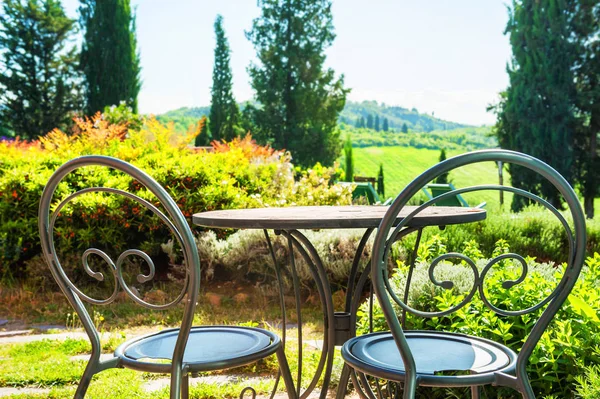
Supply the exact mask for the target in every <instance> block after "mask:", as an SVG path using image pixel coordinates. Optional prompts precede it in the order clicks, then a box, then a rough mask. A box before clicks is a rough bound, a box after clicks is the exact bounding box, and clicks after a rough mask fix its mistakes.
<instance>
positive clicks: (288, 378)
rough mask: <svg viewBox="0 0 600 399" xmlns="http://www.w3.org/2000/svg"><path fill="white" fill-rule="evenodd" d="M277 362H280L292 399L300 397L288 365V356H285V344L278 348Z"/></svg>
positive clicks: (284, 380) (287, 389) (282, 374)
mask: <svg viewBox="0 0 600 399" xmlns="http://www.w3.org/2000/svg"><path fill="white" fill-rule="evenodd" d="M276 354H277V362H278V363H279V370H281V377H282V378H283V382H284V383H285V389H286V391H287V394H288V398H290V399H298V393H297V392H296V388H295V387H294V380H293V379H292V372H291V371H290V366H289V365H288V362H287V358H286V357H285V351H284V347H283V345H281V346H280V347H279V349H277V352H276Z"/></svg>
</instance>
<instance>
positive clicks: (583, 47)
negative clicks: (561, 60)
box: [571, 0, 600, 219]
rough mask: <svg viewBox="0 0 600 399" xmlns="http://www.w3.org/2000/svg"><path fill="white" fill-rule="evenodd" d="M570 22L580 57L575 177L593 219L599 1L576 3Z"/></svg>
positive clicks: (598, 179)
mask: <svg viewBox="0 0 600 399" xmlns="http://www.w3.org/2000/svg"><path fill="white" fill-rule="evenodd" d="M573 5H574V9H572V15H573V18H572V20H571V25H572V31H573V38H574V44H575V46H576V54H577V57H576V59H575V65H574V68H573V69H574V73H575V82H576V89H577V98H576V109H577V127H576V128H575V131H574V132H575V139H574V148H575V164H576V168H575V177H576V179H577V181H578V183H579V187H580V191H581V194H582V195H583V206H584V210H585V214H586V216H587V217H588V218H590V219H591V218H593V217H594V198H595V197H596V196H597V195H598V192H599V190H600V184H599V183H600V176H599V175H598V170H600V159H599V155H598V134H599V132H600V58H599V57H598V54H599V53H600V42H599V41H598V40H597V38H598V37H599V35H600V8H599V6H598V5H599V1H598V0H585V1H578V2H574V3H573Z"/></svg>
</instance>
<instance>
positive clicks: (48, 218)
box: [39, 155, 200, 365]
mask: <svg viewBox="0 0 600 399" xmlns="http://www.w3.org/2000/svg"><path fill="white" fill-rule="evenodd" d="M90 166H96V167H98V166H99V167H106V168H110V169H113V170H116V171H120V172H123V173H124V174H126V175H129V176H130V177H132V178H133V179H134V182H137V183H136V184H137V186H138V187H140V188H141V186H144V187H146V189H147V190H148V191H149V192H150V193H151V194H153V195H154V197H155V198H156V199H157V200H158V202H159V204H158V205H160V206H161V207H162V208H163V209H164V210H165V211H166V213H164V212H163V211H161V209H159V207H157V206H156V205H154V204H153V203H152V202H151V201H150V200H146V199H143V198H140V197H139V196H138V195H135V194H132V193H130V192H128V191H124V190H121V189H117V188H112V187H86V188H81V189H80V187H81V183H82V182H81V181H77V176H78V173H79V172H80V169H81V168H86V167H90ZM67 176H68V177H67ZM140 184H141V186H139V185H140ZM66 186H70V191H73V190H75V191H74V192H70V193H69V194H68V195H67V196H65V194H64V188H65V187H66ZM59 187H60V189H59ZM130 187H131V185H130ZM90 193H106V194H111V195H116V196H122V197H125V198H127V199H128V200H130V201H134V202H135V203H137V206H139V207H140V208H142V209H143V208H146V212H151V213H152V214H153V215H156V216H157V217H158V218H159V219H160V220H161V221H162V223H164V224H165V225H166V227H167V228H168V230H170V232H171V233H172V235H173V236H174V237H175V239H176V240H177V242H178V243H179V245H180V247H181V249H182V252H183V256H184V262H185V273H186V277H185V279H184V281H183V287H182V289H181V292H180V293H179V294H178V295H177V296H176V298H175V299H173V300H172V301H170V302H168V303H164V304H152V303H150V302H148V301H146V300H145V299H144V298H143V297H142V296H140V294H139V292H138V290H136V289H135V288H132V287H130V286H129V285H128V283H127V281H126V280H125V276H124V272H123V265H124V263H125V262H126V261H127V259H128V258H137V259H141V260H143V261H144V262H145V263H146V264H147V267H148V268H149V270H150V271H149V273H148V274H143V273H142V274H139V275H138V276H137V281H138V282H139V283H146V282H149V281H151V280H152V279H153V278H154V277H155V271H156V270H155V265H154V263H153V261H152V258H151V257H150V256H149V255H147V254H146V253H145V252H143V251H141V250H139V249H128V250H125V251H123V252H121V253H120V255H119V256H118V257H116V260H115V259H113V258H111V257H110V256H109V255H108V254H107V253H106V252H105V251H103V250H101V249H98V248H89V249H87V250H85V251H84V252H83V253H82V254H81V262H82V267H83V270H84V271H85V272H86V273H87V275H89V276H90V277H91V278H93V279H95V280H97V281H98V282H101V281H104V280H105V275H104V273H101V272H98V271H94V270H92V268H91V266H90V263H91V260H90V257H92V256H94V257H97V258H99V259H102V261H103V262H105V263H106V269H108V270H110V273H111V274H112V276H109V277H108V278H112V282H113V285H114V287H113V291H112V294H111V295H110V296H108V297H107V298H103V299H97V298H93V297H91V296H89V295H88V294H86V293H84V292H83V291H82V290H81V287H78V286H77V285H76V284H74V283H73V281H72V280H71V279H70V278H69V276H68V275H67V273H66V272H65V270H64V268H63V266H62V265H61V262H60V260H59V254H60V253H61V252H60V251H58V250H57V248H55V236H56V231H55V230H56V229H55V224H56V222H57V219H58V218H59V217H60V215H61V211H64V210H66V208H65V207H67V206H68V204H69V203H71V202H72V201H73V200H74V199H75V198H77V197H80V196H81V195H84V194H90ZM59 195H60V196H61V198H54V197H58V196H59ZM152 201H153V200H152ZM140 212H141V211H140ZM39 231H40V238H41V244H42V252H43V255H44V257H45V259H46V262H47V263H48V265H49V267H50V270H51V272H52V275H53V276H54V279H55V280H56V282H57V283H58V285H59V286H60V288H61V290H62V292H63V293H64V294H65V296H66V297H67V299H68V300H69V302H70V304H71V305H72V306H73V307H74V309H75V311H76V312H77V314H78V316H79V318H80V320H81V322H82V324H83V326H84V328H85V330H86V332H87V334H88V335H89V337H90V340H91V342H92V346H93V347H95V346H98V347H99V345H100V341H99V334H98V331H97V329H96V327H95V325H94V322H93V320H92V317H90V314H89V312H88V311H87V310H86V308H85V306H84V302H87V303H90V304H94V305H108V304H110V303H112V302H114V301H115V299H116V298H117V296H118V294H119V288H121V289H123V291H124V292H125V294H126V295H127V296H128V297H130V298H131V299H132V300H133V301H135V302H136V303H137V304H139V305H141V306H144V307H146V308H150V309H157V310H161V309H167V308H171V307H173V306H175V305H177V304H178V303H180V302H181V301H182V299H184V297H185V298H186V300H185V305H184V308H185V309H184V315H183V319H182V324H181V330H180V331H181V332H180V334H179V337H178V340H177V343H176V347H175V354H180V355H181V358H180V359H178V356H174V358H173V364H174V365H175V363H177V362H179V363H180V362H181V360H182V356H183V350H184V349H185V345H186V343H187V337H188V335H189V331H190V329H191V326H192V320H193V316H194V309H195V306H196V302H197V301H198V294H199V289H200V259H199V256H198V250H197V247H196V244H195V241H194V237H193V235H192V231H191V229H190V227H189V225H188V223H187V221H186V219H185V217H184V216H183V214H182V213H181V211H180V210H179V208H178V207H177V204H176V203H175V201H173V199H172V198H171V197H170V196H169V194H168V193H167V191H166V190H165V189H164V188H163V187H161V186H160V185H159V184H158V183H157V182H156V181H155V180H154V179H152V178H151V177H150V176H149V175H147V174H146V173H145V172H143V171H141V170H140V169H138V168H136V167H135V166H133V165H131V164H129V163H127V162H124V161H121V160H119V159H115V158H110V157H106V156H98V155H92V156H83V157H79V158H76V159H73V160H71V161H69V162H66V163H65V164H64V165H62V166H61V167H59V168H58V169H57V170H56V172H54V174H53V175H52V176H51V178H50V179H49V181H48V183H47V185H46V187H45V188H44V191H43V193H42V197H41V200H40V207H39ZM94 233H96V234H102V232H100V231H98V232H94ZM98 353H99V351H98Z"/></svg>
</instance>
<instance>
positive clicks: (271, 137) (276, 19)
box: [247, 0, 348, 166]
mask: <svg viewBox="0 0 600 399" xmlns="http://www.w3.org/2000/svg"><path fill="white" fill-rule="evenodd" d="M259 5H260V6H261V8H262V15H261V17H259V18H257V19H255V20H254V21H253V25H252V29H251V31H250V32H247V37H248V39H249V40H250V41H252V43H253V44H254V47H255V49H256V51H257V58H258V60H259V63H260V64H259V65H256V64H252V65H250V67H249V68H248V72H249V74H250V78H251V84H252V87H253V88H254V90H255V91H256V100H257V102H258V103H260V107H257V108H256V110H255V111H254V112H253V115H254V116H255V118H256V120H255V123H256V126H257V130H258V131H256V132H255V133H256V138H257V140H258V141H261V142H270V143H271V144H272V145H273V146H274V147H275V148H279V149H281V148H285V149H288V150H290V152H291V153H292V155H293V157H294V160H295V162H296V163H298V164H300V165H302V166H310V165H313V164H314V163H315V162H321V163H323V164H325V165H331V164H333V162H334V161H335V159H336V158H337V156H338V154H339V151H340V142H339V130H338V128H337V119H338V115H339V113H340V112H341V111H342V109H343V108H344V104H345V102H346V94H347V93H348V90H347V89H345V88H344V79H343V76H340V77H339V78H336V77H335V74H334V72H333V70H331V69H325V67H324V62H325V53H324V51H325V49H326V48H328V47H329V46H330V45H331V43H332V42H333V39H334V38H335V34H334V32H333V22H332V15H331V1H329V0H315V1H297V0H259Z"/></svg>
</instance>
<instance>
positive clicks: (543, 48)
mask: <svg viewBox="0 0 600 399" xmlns="http://www.w3.org/2000/svg"><path fill="white" fill-rule="evenodd" d="M566 3H567V0H513V4H512V9H511V10H510V11H509V14H510V15H509V22H508V25H507V28H506V32H507V33H508V34H509V35H510V43H511V46H512V50H513V57H512V61H511V64H510V66H509V67H508V68H507V69H508V75H509V79H510V85H509V87H508V88H507V90H506V92H505V93H504V94H503V97H502V100H501V102H500V104H499V105H498V106H497V107H496V112H497V115H498V119H497V123H496V127H495V132H496V134H497V136H498V142H499V144H500V146H501V147H503V148H508V149H512V150H517V151H522V152H525V153H527V154H530V155H532V156H535V157H537V158H540V159H542V160H543V161H545V162H547V163H549V164H550V165H552V166H553V167H554V168H555V169H557V170H558V171H559V172H560V173H561V174H562V175H563V176H565V177H566V178H567V179H568V180H572V179H571V178H572V167H573V159H574V156H573V134H572V132H573V128H574V116H573V111H572V110H573V104H574V95H575V87H574V80H573V71H572V66H573V59H574V56H573V54H574V52H573V51H574V48H573V45H572V43H571V42H570V41H569V37H570V30H569V23H568V22H569V21H568V14H567V12H566V11H567V9H566V6H567V4H566ZM510 172H511V179H512V184H513V186H515V187H518V188H523V189H526V190H528V191H531V192H533V193H538V194H541V195H542V196H544V197H545V198H547V199H548V200H549V201H550V202H551V203H552V204H554V205H555V206H560V200H559V197H558V193H557V192H556V190H555V189H554V188H553V187H552V186H551V185H550V184H549V183H547V182H540V181H539V180H538V178H537V177H536V176H535V175H534V174H532V173H531V172H529V171H528V170H526V169H524V168H522V167H518V166H515V165H510ZM527 202H528V201H527V200H526V199H524V198H523V197H521V196H518V195H515V196H514V197H513V204H512V209H513V210H519V209H521V208H522V207H523V205H525V204H526V203H527Z"/></svg>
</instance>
